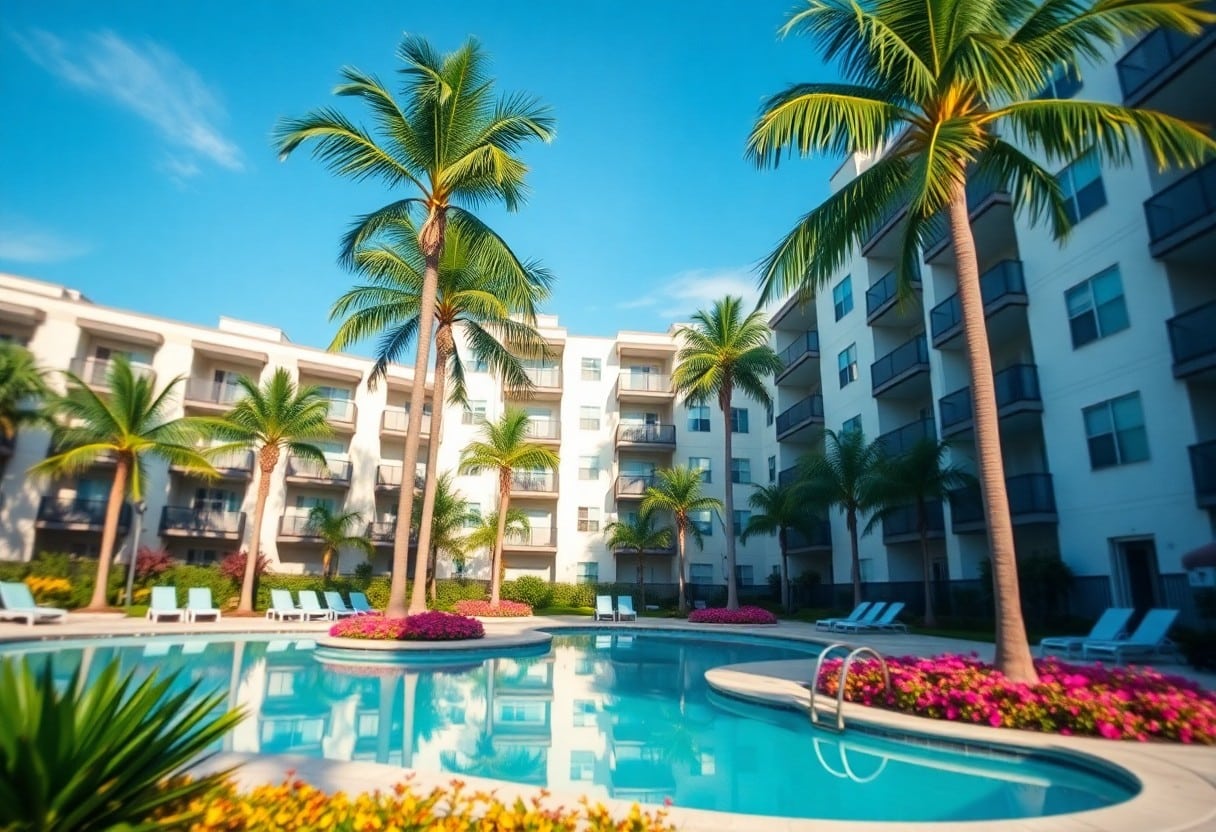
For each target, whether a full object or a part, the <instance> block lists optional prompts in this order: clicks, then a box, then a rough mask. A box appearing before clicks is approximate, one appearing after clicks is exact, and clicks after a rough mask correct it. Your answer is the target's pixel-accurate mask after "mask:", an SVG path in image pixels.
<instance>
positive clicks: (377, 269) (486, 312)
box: [329, 216, 552, 614]
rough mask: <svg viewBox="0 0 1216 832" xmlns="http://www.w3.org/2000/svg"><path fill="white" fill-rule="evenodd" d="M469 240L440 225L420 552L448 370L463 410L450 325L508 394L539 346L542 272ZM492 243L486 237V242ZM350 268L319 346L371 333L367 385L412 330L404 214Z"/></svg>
mask: <svg viewBox="0 0 1216 832" xmlns="http://www.w3.org/2000/svg"><path fill="white" fill-rule="evenodd" d="M469 236H470V232H468V231H462V230H461V229H460V228H458V227H455V226H454V227H453V228H452V229H450V230H449V231H448V232H447V238H446V240H445V242H444V247H443V253H442V256H441V257H440V259H439V278H438V290H437V294H436V301H435V323H436V327H435V375H434V387H433V390H434V392H433V399H434V401H435V402H436V403H437V406H436V407H434V408H433V412H432V414H431V441H430V443H429V444H428V450H427V461H426V471H427V478H426V483H425V485H424V486H423V498H422V500H421V502H418V501H415V502H416V503H418V504H417V505H415V506H414V511H415V512H417V513H419V514H420V515H421V520H420V521H419V522H418V523H415V524H414V525H415V527H416V528H418V529H419V533H418V551H420V552H431V551H433V549H432V546H431V540H430V536H431V533H432V530H433V529H434V523H433V517H434V514H435V500H436V493H435V488H436V480H435V478H434V477H432V476H430V472H431V471H434V470H436V468H437V466H438V464H439V442H440V437H441V435H442V427H443V402H444V397H445V394H446V392H447V391H446V385H447V378H448V373H449V368H450V372H451V377H452V391H451V396H450V399H451V401H452V403H453V404H463V403H465V401H466V399H467V396H466V394H465V382H464V364H463V363H462V361H461V358H460V353H459V351H458V350H457V340H456V337H455V327H456V326H457V324H460V325H462V326H463V327H464V329H465V334H466V337H467V340H468V345H469V351H470V352H471V353H472V355H473V357H474V358H476V359H477V360H478V361H480V362H484V363H485V365H486V366H487V367H488V368H489V369H490V370H491V371H492V372H493V373H494V374H495V375H496V376H498V377H499V378H500V379H501V380H502V382H503V384H504V386H506V387H510V388H512V389H517V390H523V391H527V390H529V389H531V387H532V382H531V380H530V379H529V378H528V375H527V373H526V372H525V371H524V367H523V363H522V362H521V361H520V359H519V357H518V356H519V355H520V354H524V355H543V354H544V352H545V344H544V341H543V340H542V339H541V337H540V334H539V333H538V332H537V331H536V328H535V325H534V324H535V320H536V302H537V301H539V300H540V299H542V298H544V297H547V296H548V292H549V283H550V282H551V280H552V278H551V276H550V275H549V273H548V272H547V271H545V270H544V269H541V268H540V267H539V266H537V265H535V264H527V265H519V264H514V263H513V257H514V255H512V254H511V252H510V250H509V249H507V248H506V246H501V245H500V246H498V247H497V248H492V247H491V245H489V244H487V245H480V246H479V245H472V244H470V241H469V239H468V237H469ZM496 240H497V238H496V237H490V238H489V243H490V244H492V243H494V241H496ZM491 254H492V255H493V256H492V257H491V256H489V255H491ZM503 263H507V264H511V268H505V269H504V268H503V267H502V264H503ZM355 268H356V270H357V271H358V272H359V273H360V274H361V275H363V276H365V277H367V278H368V280H369V282H368V283H367V284H364V285H361V286H356V287H355V288H354V289H351V290H350V291H349V292H347V293H346V294H344V295H343V296H342V297H341V298H339V299H338V301H337V302H336V303H335V304H334V306H333V309H331V310H330V320H335V319H337V318H340V317H342V316H344V315H349V317H347V318H346V320H344V321H343V322H342V325H341V326H340V327H339V328H338V332H337V334H335V335H334V339H333V342H332V343H331V344H330V345H329V348H330V349H331V350H340V349H347V348H349V347H350V346H352V345H353V344H355V343H357V342H359V341H362V340H363V339H364V338H368V337H371V336H375V335H379V336H380V340H379V343H378V347H377V350H376V363H375V366H374V367H373V368H372V372H371V374H370V375H369V377H368V386H369V387H372V386H374V385H375V384H376V383H377V382H378V381H379V380H381V379H383V378H384V376H385V373H386V372H387V370H388V365H389V363H390V362H397V361H400V359H401V357H402V355H403V353H404V352H405V350H406V348H408V347H409V346H411V345H412V343H413V341H414V339H415V337H416V336H417V334H418V319H419V310H420V308H421V305H422V289H423V283H424V278H425V271H426V258H425V257H424V256H423V253H422V249H421V247H420V246H419V244H418V232H417V229H416V228H415V227H414V225H413V223H412V222H410V218H409V217H408V216H407V217H402V218H400V219H398V220H397V221H395V222H393V223H391V224H388V225H386V226H385V227H384V228H382V229H381V230H380V232H379V233H378V234H377V236H376V238H375V239H373V240H369V241H367V242H366V243H364V244H363V245H362V246H360V248H359V250H358V251H357V252H356V253H355ZM504 342H505V343H504ZM427 575H429V576H431V577H430V578H428V580H427V581H425V582H420V581H415V582H414V588H413V591H412V592H411V593H410V606H409V612H410V614H414V613H417V612H422V611H423V610H424V609H426V596H425V595H424V593H423V584H424V583H426V584H427V586H429V587H430V588H431V589H432V590H433V588H434V584H433V583H432V581H433V576H434V562H433V560H432V561H431V565H430V568H429V570H428V572H427Z"/></svg>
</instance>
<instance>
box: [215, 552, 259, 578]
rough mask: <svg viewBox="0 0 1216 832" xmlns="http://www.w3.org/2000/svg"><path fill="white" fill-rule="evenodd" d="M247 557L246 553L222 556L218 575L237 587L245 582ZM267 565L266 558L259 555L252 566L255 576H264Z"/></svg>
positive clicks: (232, 553) (231, 553) (230, 553)
mask: <svg viewBox="0 0 1216 832" xmlns="http://www.w3.org/2000/svg"><path fill="white" fill-rule="evenodd" d="M248 557H249V553H248V552H229V553H228V554H226V555H224V559H223V560H221V561H220V574H221V575H223V576H224V577H225V578H228V579H229V580H230V581H232V582H233V583H234V584H238V585H239V584H240V583H241V582H242V581H244V580H245V563H246V559H247V558H248ZM269 564H270V561H269V560H267V559H266V556H265V555H263V554H261V553H259V554H258V562H257V564H256V565H255V566H254V574H255V576H256V577H259V578H260V577H261V576H262V575H265V574H266V571H267V569H268V568H269Z"/></svg>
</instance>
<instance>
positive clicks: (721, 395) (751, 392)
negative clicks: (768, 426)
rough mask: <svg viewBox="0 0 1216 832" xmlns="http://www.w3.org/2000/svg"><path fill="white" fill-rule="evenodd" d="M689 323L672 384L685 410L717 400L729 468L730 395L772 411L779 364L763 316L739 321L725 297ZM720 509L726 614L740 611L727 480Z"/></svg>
mask: <svg viewBox="0 0 1216 832" xmlns="http://www.w3.org/2000/svg"><path fill="white" fill-rule="evenodd" d="M692 320H693V325H692V326H682V327H680V328H679V330H677V335H678V336H679V337H680V338H681V339H682V341H683V344H682V346H681V347H680V351H679V352H678V353H676V361H677V365H676V369H675V372H673V373H672V375H671V384H672V387H674V388H675V390H676V392H677V393H679V394H681V395H683V396H684V400H685V401H686V402H688V403H689V404H694V405H702V404H705V403H706V402H707V401H711V400H713V399H716V400H717V402H718V407H719V408H720V409H721V410H722V418H723V421H724V422H725V430H724V431H723V434H724V438H723V440H722V444H723V447H724V448H725V451H726V462H727V464H728V465H729V464H731V456H732V451H731V445H732V442H733V434H734V431H732V430H731V418H730V406H731V402H732V401H733V398H734V394H735V391H736V390H738V391H739V392H741V393H743V395H745V396H747V397H748V398H750V399H754V400H755V401H756V402H758V403H759V404H761V405H763V406H764V407H765V408H766V409H767V408H771V407H772V406H773V400H772V397H770V396H769V394H768V388H767V387H765V384H764V383H765V380H766V379H768V378H769V376H772V375H774V374H775V373H776V372H777V371H779V370H780V369H781V366H782V365H781V358H780V356H778V355H777V353H776V352H774V351H773V348H772V347H770V346H769V340H770V338H771V336H772V334H773V333H772V330H770V329H769V328H768V324H767V323H766V322H765V320H764V313H762V312H760V311H758V310H757V311H753V312H752V313H751V314H749V315H747V316H744V315H743V300H742V299H741V298H736V297H731V296H730V295H727V296H726V297H724V298H723V299H722V300H719V301H715V302H714V305H713V307H712V308H710V309H709V311H705V310H703V309H702V310H698V311H697V312H696V313H695V314H694V315H693V316H692ZM725 503H726V508H725V509H724V510H723V512H722V514H723V515H724V518H725V523H726V532H725V534H726V608H727V609H731V610H733V609H738V607H739V590H738V587H737V586H736V580H735V494H734V483H732V482H731V481H729V480H728V481H727V483H726V500H725Z"/></svg>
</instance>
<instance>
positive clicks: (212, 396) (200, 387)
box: [186, 378, 245, 405]
mask: <svg viewBox="0 0 1216 832" xmlns="http://www.w3.org/2000/svg"><path fill="white" fill-rule="evenodd" d="M243 398H245V388H244V387H241V386H240V385H239V384H237V383H236V382H234V381H209V380H207V379H205V378H191V379H187V380H186V401H188V402H203V403H206V404H214V405H231V404H236V403H237V402H238V401H240V400H241V399H243Z"/></svg>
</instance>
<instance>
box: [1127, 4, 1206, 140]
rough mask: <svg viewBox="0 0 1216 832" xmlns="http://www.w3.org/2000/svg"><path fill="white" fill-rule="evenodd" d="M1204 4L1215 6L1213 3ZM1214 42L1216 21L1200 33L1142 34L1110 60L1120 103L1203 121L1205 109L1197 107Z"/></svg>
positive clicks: (1159, 31) (1201, 102)
mask: <svg viewBox="0 0 1216 832" xmlns="http://www.w3.org/2000/svg"><path fill="white" fill-rule="evenodd" d="M1204 8H1205V9H1206V10H1207V11H1216V3H1207V4H1205V5H1204ZM1214 43H1216V26H1208V27H1207V28H1206V29H1205V30H1204V31H1203V33H1202V34H1200V35H1199V37H1188V36H1187V35H1184V34H1182V33H1181V32H1178V31H1174V30H1170V29H1157V30H1156V31H1153V32H1150V33H1149V34H1147V35H1145V36H1144V37H1143V38H1141V39H1140V42H1139V43H1137V44H1136V45H1135V46H1133V47H1132V48H1131V49H1129V50H1127V54H1125V55H1124V56H1123V57H1122V58H1120V59H1119V62H1118V63H1117V64H1115V68H1116V70H1117V71H1118V73H1119V87H1120V88H1121V89H1122V90H1123V103H1124V104H1126V105H1127V106H1129V107H1151V108H1152V109H1154V110H1161V111H1164V112H1167V113H1171V114H1174V115H1177V116H1180V117H1182V118H1187V119H1190V120H1192V121H1196V120H1198V121H1202V120H1203V119H1202V116H1203V115H1205V114H1206V113H1205V111H1204V110H1203V109H1201V108H1202V107H1203V106H1204V105H1205V104H1206V95H1205V93H1206V89H1205V88H1204V86H1203V85H1205V84H1206V83H1208V81H1210V79H1211V78H1212V77H1214V76H1216V58H1214V57H1213V55H1212V52H1213V50H1212V45H1213V44H1214Z"/></svg>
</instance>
